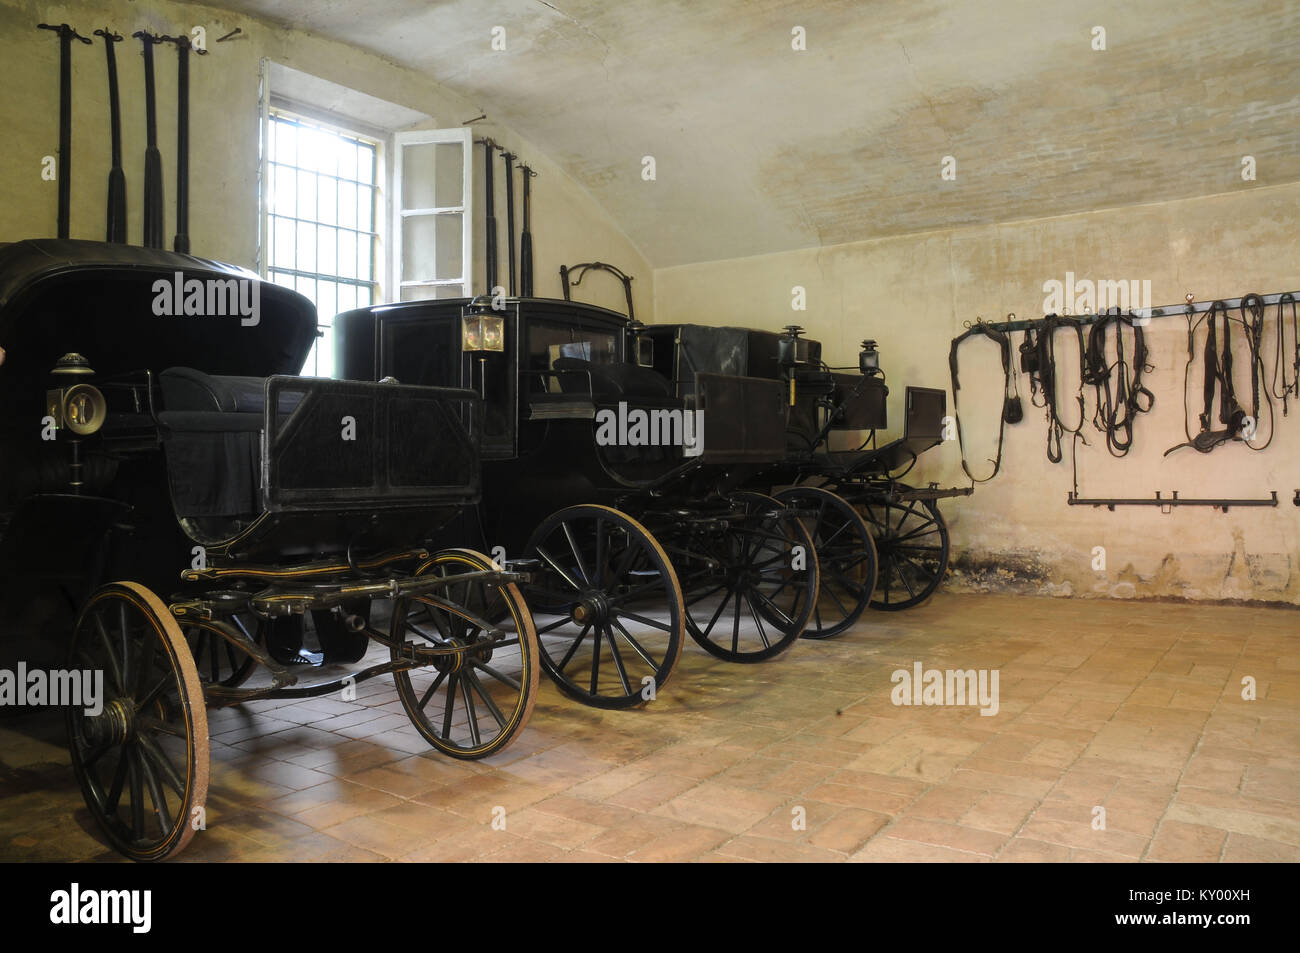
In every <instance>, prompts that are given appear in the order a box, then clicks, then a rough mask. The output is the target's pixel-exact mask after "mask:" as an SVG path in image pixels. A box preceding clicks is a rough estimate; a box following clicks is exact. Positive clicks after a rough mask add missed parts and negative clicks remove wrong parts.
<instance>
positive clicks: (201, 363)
mask: <svg viewBox="0 0 1300 953" xmlns="http://www.w3.org/2000/svg"><path fill="white" fill-rule="evenodd" d="M178 272H179V273H180V274H181V275H182V276H183V278H184V280H186V281H188V280H190V279H198V280H200V281H203V282H207V281H208V280H210V279H212V280H216V281H222V282H225V281H229V280H230V279H236V280H238V281H244V282H254V283H256V284H255V287H256V290H257V293H258V315H257V323H256V324H255V325H246V324H243V323H242V322H241V321H240V320H239V317H238V316H225V317H215V316H214V317H201V316H188V317H187V316H175V315H156V314H155V313H154V310H153V307H152V306H153V302H154V300H155V298H156V292H155V291H154V284H155V282H157V281H158V280H159V279H174V278H175V276H176V274H177V273H178ZM315 337H316V311H315V308H314V307H313V306H312V304H311V302H310V301H308V300H307V299H306V298H304V297H303V296H302V295H300V294H298V293H297V292H295V291H292V290H291V289H288V288H284V287H281V286H279V285H276V284H272V283H270V282H266V281H262V280H261V279H260V278H258V277H257V275H255V274H254V273H253V272H251V271H248V270H247V269H244V268H240V267H238V266H236V265H230V264H225V263H223V262H218V261H212V260H209V259H205V258H196V257H194V256H191V255H181V254H176V253H173V252H169V251H164V250H161V249H152V248H141V247H138V246H132V245H120V244H112V243H108V242H92V241H81V240H75V239H29V240H25V241H19V242H12V243H9V244H5V245H0V347H3V348H5V350H6V358H5V365H4V368H3V369H2V370H0V377H3V376H14V372H15V371H16V370H17V369H19V368H22V369H25V370H27V371H29V372H33V373H35V372H38V371H39V372H41V373H44V372H45V371H48V370H49V368H50V367H51V366H52V365H53V363H54V362H55V361H56V360H58V358H59V357H60V356H61V355H62V354H64V353H66V352H68V351H78V352H80V353H82V354H83V355H84V356H85V357H86V358H87V359H88V360H89V361H90V363H91V365H92V367H94V369H95V371H96V372H97V373H99V374H101V375H112V374H118V373H125V372H128V371H133V370H141V369H145V368H148V369H152V370H161V369H163V368H165V367H169V366H173V365H187V366H191V367H198V368H201V369H202V370H205V371H207V372H209V373H213V374H244V375H254V376H262V377H265V376H269V375H272V374H283V373H294V372H296V371H297V370H298V369H299V368H300V367H301V366H302V363H303V361H304V360H305V359H306V356H307V352H308V350H309V349H310V348H311V344H312V342H313V340H315ZM6 371H7V372H9V374H8V375H6V374H5V372H6Z"/></svg>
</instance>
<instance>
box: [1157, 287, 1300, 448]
mask: <svg viewBox="0 0 1300 953" xmlns="http://www.w3.org/2000/svg"><path fill="white" fill-rule="evenodd" d="M1279 304H1281V302H1280V301H1279ZM1279 310H1280V309H1279ZM1241 313H1242V317H1241V318H1238V319H1236V320H1238V321H1240V323H1241V325H1242V327H1243V329H1244V330H1245V335H1246V345H1247V349H1248V352H1249V357H1250V390H1251V405H1250V414H1249V415H1248V414H1247V413H1246V411H1245V409H1244V408H1243V407H1242V406H1241V404H1240V403H1239V402H1238V401H1237V394H1236V390H1235V388H1234V385H1233V380H1232V377H1233V353H1232V322H1233V320H1234V319H1233V318H1232V316H1231V315H1229V314H1228V308H1227V306H1226V305H1225V304H1224V303H1223V302H1222V301H1215V302H1214V303H1213V304H1212V305H1210V310H1209V311H1207V312H1206V315H1205V322H1206V326H1207V330H1206V336H1205V347H1204V349H1203V350H1202V363H1203V365H1204V378H1203V380H1202V383H1201V397H1202V407H1201V413H1200V415H1199V422H1200V425H1201V429H1200V432H1199V433H1197V434H1196V436H1195V437H1193V436H1192V434H1191V431H1190V430H1189V429H1187V426H1186V425H1187V407H1186V401H1187V382H1188V381H1187V378H1188V377H1189V376H1190V374H1191V368H1192V363H1193V362H1194V361H1195V360H1196V348H1195V335H1196V327H1197V325H1198V324H1199V323H1200V322H1199V321H1198V322H1193V321H1192V319H1191V317H1190V316H1189V317H1188V319H1187V366H1186V370H1185V372H1184V379H1183V402H1184V408H1183V425H1184V430H1185V431H1186V433H1187V441H1186V442H1185V443H1180V444H1178V445H1177V446H1174V447H1170V448H1169V449H1168V450H1166V451H1165V456H1169V454H1171V453H1173V452H1174V451H1175V450H1180V449H1182V448H1183V447H1191V448H1192V449H1193V450H1196V451H1197V452H1198V453H1209V452H1210V451H1211V450H1213V449H1214V448H1215V447H1218V446H1221V445H1222V444H1225V443H1227V442H1228V441H1229V440H1241V441H1243V442H1245V441H1248V439H1249V438H1248V436H1243V430H1244V429H1245V427H1246V420H1247V417H1249V418H1250V419H1251V420H1253V421H1258V420H1259V406H1260V400H1259V398H1260V393H1259V391H1260V387H1259V384H1260V376H1261V375H1260V372H1261V371H1262V370H1263V358H1262V357H1261V355H1260V347H1261V344H1262V342H1263V337H1264V299H1263V298H1261V297H1260V296H1259V295H1257V294H1248V295H1245V296H1244V297H1243V298H1242V299H1241ZM1248 315H1249V316H1248ZM1219 316H1222V318H1223V347H1222V350H1220V348H1219V343H1218V332H1217V327H1218V325H1217V323H1216V320H1215V319H1216V318H1217V317H1219ZM1216 390H1217V391H1218V400H1219V414H1218V417H1219V423H1221V424H1223V427H1222V428H1221V429H1219V430H1213V429H1211V419H1212V418H1213V416H1214V400H1215V391H1216ZM1264 399H1265V401H1266V402H1268V407H1269V412H1270V416H1271V415H1272V402H1271V400H1270V399H1269V393H1268V391H1267V390H1265V392H1264ZM1272 441H1273V435H1272V431H1271V427H1270V433H1269V438H1268V441H1267V442H1265V443H1264V445H1263V446H1260V447H1251V449H1252V450H1263V449H1264V447H1267V446H1268V444H1269V443H1272ZM1247 446H1250V444H1249V443H1248V442H1247Z"/></svg>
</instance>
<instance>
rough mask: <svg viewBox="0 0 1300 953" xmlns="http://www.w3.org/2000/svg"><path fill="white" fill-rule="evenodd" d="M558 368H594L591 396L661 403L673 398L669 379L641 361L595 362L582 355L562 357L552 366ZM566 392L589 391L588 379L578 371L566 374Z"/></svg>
mask: <svg viewBox="0 0 1300 953" xmlns="http://www.w3.org/2000/svg"><path fill="white" fill-rule="evenodd" d="M552 367H553V369H554V370H557V371H590V372H591V396H592V397H593V398H595V399H596V400H599V401H620V400H625V401H635V402H637V403H647V402H650V403H658V402H661V401H665V400H671V399H672V398H673V396H674V395H673V386H672V383H671V382H669V381H668V379H667V378H665V377H663V376H662V375H660V374H657V373H655V372H654V371H652V370H650V368H648V367H642V366H640V365H639V364H624V363H618V364H595V363H593V362H591V361H585V360H583V359H582V358H578V357H561V358H558V359H556V361H555V363H554V364H553V365H552ZM560 388H561V389H562V390H563V391H564V393H566V394H569V393H583V394H585V393H586V390H585V382H584V380H583V378H582V377H580V376H579V375H577V374H562V375H561V376H560Z"/></svg>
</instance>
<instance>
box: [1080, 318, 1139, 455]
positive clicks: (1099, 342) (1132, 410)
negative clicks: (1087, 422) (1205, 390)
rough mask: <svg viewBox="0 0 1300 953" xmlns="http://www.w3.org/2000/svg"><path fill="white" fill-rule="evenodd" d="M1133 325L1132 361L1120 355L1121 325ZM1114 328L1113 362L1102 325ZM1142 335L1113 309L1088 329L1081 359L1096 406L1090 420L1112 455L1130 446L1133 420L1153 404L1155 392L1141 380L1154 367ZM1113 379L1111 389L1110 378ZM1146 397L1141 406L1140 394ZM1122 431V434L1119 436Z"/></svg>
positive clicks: (1129, 321)
mask: <svg viewBox="0 0 1300 953" xmlns="http://www.w3.org/2000/svg"><path fill="white" fill-rule="evenodd" d="M1126 324H1127V325H1128V326H1129V327H1131V328H1132V329H1133V361H1132V364H1130V363H1129V362H1128V361H1126V360H1125V357H1124V325H1126ZM1110 325H1113V326H1114V328H1115V363H1113V364H1111V363H1108V360H1107V355H1106V329H1107V327H1108V326H1110ZM1147 356H1148V351H1147V346H1146V338H1145V336H1144V334H1143V332H1142V325H1140V324H1138V323H1136V322H1135V321H1134V320H1133V318H1132V316H1125V315H1124V314H1122V313H1121V312H1120V310H1119V308H1116V309H1115V313H1114V314H1106V315H1104V316H1102V317H1100V318H1099V319H1098V320H1097V322H1096V323H1095V324H1093V326H1092V327H1091V329H1089V331H1088V352H1087V359H1086V361H1085V364H1086V367H1087V375H1086V376H1085V378H1084V383H1087V384H1092V385H1093V388H1094V389H1095V390H1096V393H1097V409H1096V411H1095V412H1094V413H1093V417H1092V423H1093V426H1094V427H1096V428H1097V429H1098V430H1099V431H1101V432H1102V433H1104V434H1105V435H1106V448H1107V449H1108V450H1109V451H1110V452H1111V455H1112V456H1116V457H1122V456H1124V455H1125V454H1127V453H1128V452H1129V450H1130V449H1131V448H1132V446H1133V421H1134V420H1135V419H1136V417H1137V415H1138V414H1145V413H1148V412H1149V411H1150V410H1151V408H1152V407H1153V406H1154V405H1155V402H1156V399H1155V395H1154V394H1152V393H1151V391H1149V390H1147V388H1146V386H1145V385H1144V384H1143V383H1142V374H1143V373H1144V372H1146V371H1150V370H1153V369H1154V368H1153V367H1152V366H1151V365H1150V364H1148V363H1147ZM1112 377H1113V378H1114V380H1115V389H1114V393H1113V394H1112V392H1111V378H1112ZM1144 397H1145V398H1146V406H1143V402H1142V398H1144ZM1121 435H1122V436H1121Z"/></svg>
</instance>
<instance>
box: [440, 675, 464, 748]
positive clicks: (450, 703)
mask: <svg viewBox="0 0 1300 953" xmlns="http://www.w3.org/2000/svg"><path fill="white" fill-rule="evenodd" d="M459 682H460V677H459V675H458V674H456V673H454V672H453V673H452V675H451V679H450V681H449V682H448V683H447V704H446V706H444V708H443V710H442V737H443V738H444V739H446V740H450V739H451V716H452V713H453V712H455V710H456V688H457V686H458V684H459Z"/></svg>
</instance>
